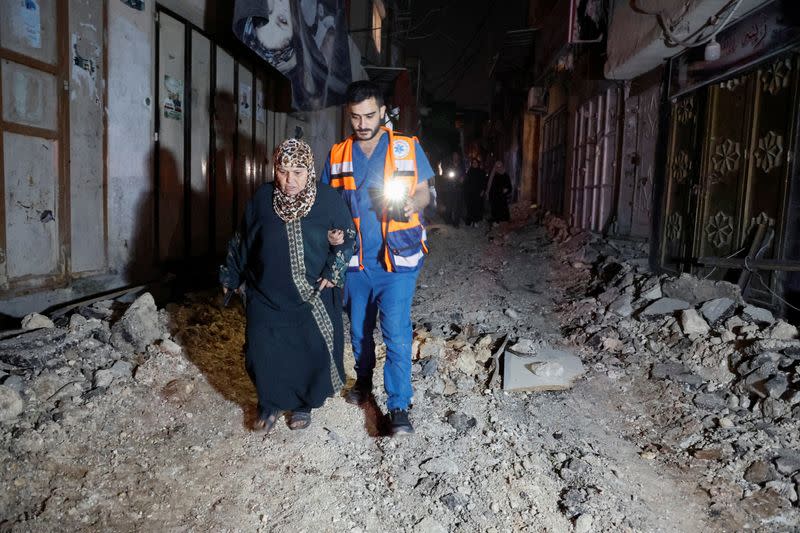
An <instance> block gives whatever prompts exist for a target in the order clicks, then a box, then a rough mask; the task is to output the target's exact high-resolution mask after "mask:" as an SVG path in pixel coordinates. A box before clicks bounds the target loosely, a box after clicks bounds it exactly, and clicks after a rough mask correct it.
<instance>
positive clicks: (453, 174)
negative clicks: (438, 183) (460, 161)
mask: <svg viewBox="0 0 800 533" xmlns="http://www.w3.org/2000/svg"><path fill="white" fill-rule="evenodd" d="M447 177H448V178H450V179H453V178H455V177H456V171H455V170H451V171H450V172H448V173H447Z"/></svg>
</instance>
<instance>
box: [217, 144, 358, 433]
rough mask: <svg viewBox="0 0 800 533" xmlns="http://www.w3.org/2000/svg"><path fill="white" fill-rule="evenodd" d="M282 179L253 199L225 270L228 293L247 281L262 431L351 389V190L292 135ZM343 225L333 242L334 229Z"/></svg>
mask: <svg viewBox="0 0 800 533" xmlns="http://www.w3.org/2000/svg"><path fill="white" fill-rule="evenodd" d="M274 161H275V181H274V184H273V183H265V184H264V185H262V186H261V187H260V188H259V189H258V190H257V191H256V193H255V195H254V196H253V198H252V199H251V200H250V202H249V203H248V205H247V209H246V210H245V214H244V219H243V221H242V226H241V230H240V232H238V233H237V234H236V235H235V236H234V237H233V239H232V240H231V242H230V244H229V245H228V256H227V259H226V262H225V264H224V265H222V266H221V267H220V282H221V283H222V286H223V291H225V292H226V294H227V291H230V290H239V287H241V286H242V284H245V286H246V288H247V327H246V331H245V338H246V345H245V365H246V367H247V372H248V374H249V375H250V378H251V379H252V380H253V383H254V384H255V387H256V390H257V392H258V420H257V422H256V423H255V426H254V429H255V430H260V431H269V430H270V429H272V427H273V426H274V425H275V421H276V419H277V417H278V415H279V414H280V413H281V412H282V411H290V412H291V417H290V419H289V427H290V428H292V429H303V428H305V427H308V425H309V424H310V423H311V409H314V408H317V407H320V406H321V405H322V404H323V403H324V402H325V399H326V398H328V397H329V396H332V395H333V394H335V393H336V392H338V391H339V390H340V389H341V387H342V381H343V377H344V368H343V362H342V358H343V348H344V339H343V325H342V298H341V287H342V285H343V281H344V272H345V270H346V269H347V263H348V261H349V260H350V256H351V255H352V254H353V248H354V242H355V231H354V229H353V222H352V216H351V215H350V211H349V209H348V208H347V205H346V204H345V203H344V201H343V200H342V198H341V196H340V195H339V194H338V193H337V192H335V191H334V190H333V189H331V188H330V187H328V186H327V185H324V184H320V183H317V181H316V176H315V173H314V157H313V154H312V153H311V147H309V145H308V144H306V143H305V142H304V141H300V140H297V139H288V140H286V141H284V142H283V143H282V144H281V145H280V147H279V148H278V150H277V151H276V153H275V158H274ZM337 229H343V230H344V231H343V237H344V238H343V239H339V240H342V242H341V244H338V245H335V246H334V245H331V244H330V243H329V240H328V232H329V231H330V230H337Z"/></svg>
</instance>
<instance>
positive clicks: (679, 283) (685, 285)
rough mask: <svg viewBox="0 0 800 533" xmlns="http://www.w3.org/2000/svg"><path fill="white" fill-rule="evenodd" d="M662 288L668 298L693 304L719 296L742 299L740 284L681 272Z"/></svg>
mask: <svg viewBox="0 0 800 533" xmlns="http://www.w3.org/2000/svg"><path fill="white" fill-rule="evenodd" d="M661 290H662V291H663V292H664V296H666V297H667V298H674V299H676V300H684V301H687V302H689V303H690V304H692V305H697V304H699V303H702V302H706V301H708V300H714V299H717V298H730V299H732V300H735V301H741V298H742V296H741V291H740V289H739V286H738V285H734V284H733V283H728V282H727V281H713V280H703V279H699V278H696V277H695V276H692V275H691V274H681V275H680V276H679V277H677V278H674V279H671V280H667V281H665V282H664V283H663V284H662V286H661Z"/></svg>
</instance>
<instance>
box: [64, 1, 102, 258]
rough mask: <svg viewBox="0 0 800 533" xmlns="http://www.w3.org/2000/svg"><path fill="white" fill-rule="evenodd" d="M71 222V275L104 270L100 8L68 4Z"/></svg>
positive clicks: (83, 3) (85, 3) (87, 3)
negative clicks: (70, 61)
mask: <svg viewBox="0 0 800 533" xmlns="http://www.w3.org/2000/svg"><path fill="white" fill-rule="evenodd" d="M69 8H70V24H69V26H70V28H69V29H70V45H71V46H70V51H71V54H70V57H71V58H72V65H71V67H70V82H69V83H70V86H69V89H70V98H69V114H70V117H71V120H70V128H69V140H70V142H69V149H70V167H69V174H70V224H71V236H72V238H71V264H70V267H71V268H70V269H71V271H72V273H73V274H79V273H80V274H84V273H94V272H101V271H102V270H104V269H105V266H106V220H105V218H106V217H105V184H104V181H105V179H104V178H105V169H104V159H103V156H104V141H105V138H104V131H103V127H104V123H103V120H104V113H105V83H106V72H105V66H104V64H103V36H104V33H105V27H104V21H103V4H102V2H97V1H96V0H70V3H69Z"/></svg>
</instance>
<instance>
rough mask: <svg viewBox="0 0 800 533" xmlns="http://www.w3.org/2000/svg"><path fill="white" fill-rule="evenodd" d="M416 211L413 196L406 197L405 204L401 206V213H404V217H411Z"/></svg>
mask: <svg viewBox="0 0 800 533" xmlns="http://www.w3.org/2000/svg"><path fill="white" fill-rule="evenodd" d="M416 212H417V203H416V202H415V201H414V197H413V196H411V197H409V198H408V199H406V204H405V205H404V206H403V214H405V216H406V218H411V215H413V214H414V213H416Z"/></svg>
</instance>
